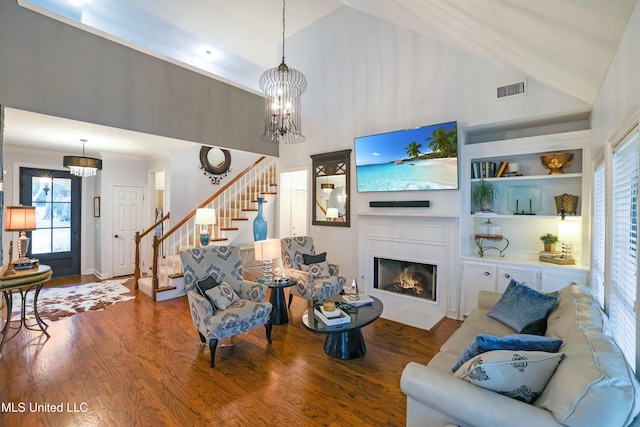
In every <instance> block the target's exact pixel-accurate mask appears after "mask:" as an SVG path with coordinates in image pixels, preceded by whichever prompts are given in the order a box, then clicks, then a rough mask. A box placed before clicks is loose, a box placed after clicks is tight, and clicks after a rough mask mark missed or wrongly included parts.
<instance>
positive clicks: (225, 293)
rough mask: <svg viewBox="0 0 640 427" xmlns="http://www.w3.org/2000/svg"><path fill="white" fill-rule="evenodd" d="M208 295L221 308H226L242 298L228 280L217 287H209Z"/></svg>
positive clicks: (215, 305) (216, 306)
mask: <svg viewBox="0 0 640 427" xmlns="http://www.w3.org/2000/svg"><path fill="white" fill-rule="evenodd" d="M207 296H208V297H209V299H210V300H211V302H212V303H213V305H214V307H215V308H218V309H220V310H226V309H227V308H228V307H229V306H230V305H231V304H233V303H234V302H236V301H238V300H240V297H239V296H238V294H236V291H234V290H233V288H232V287H231V286H230V285H229V284H227V282H222V283H220V284H219V285H218V286H216V287H215V288H212V289H209V290H208V291H207Z"/></svg>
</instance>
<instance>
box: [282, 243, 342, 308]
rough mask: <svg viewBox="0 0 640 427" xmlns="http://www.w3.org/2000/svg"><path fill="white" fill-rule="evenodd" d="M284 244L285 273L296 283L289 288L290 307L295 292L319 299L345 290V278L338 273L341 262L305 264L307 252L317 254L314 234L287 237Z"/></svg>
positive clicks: (313, 299)
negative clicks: (343, 288) (312, 235)
mask: <svg viewBox="0 0 640 427" xmlns="http://www.w3.org/2000/svg"><path fill="white" fill-rule="evenodd" d="M281 244H282V262H283V264H284V274H285V275H286V276H289V277H290V278H291V280H293V281H295V282H296V284H295V285H294V286H292V287H290V288H289V306H291V300H292V299H293V295H296V296H299V297H301V298H304V299H307V300H309V301H312V302H316V301H324V300H326V299H327V298H331V297H332V296H334V295H336V294H338V293H340V292H341V291H342V287H343V286H344V283H345V278H344V277H340V276H338V273H339V266H338V265H336V264H329V263H326V264H325V267H324V268H322V267H321V266H320V264H311V265H306V264H305V263H304V255H316V252H315V248H314V246H313V238H312V237H300V236H298V237H287V238H284V239H281ZM305 270H306V271H305Z"/></svg>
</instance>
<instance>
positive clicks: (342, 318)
mask: <svg viewBox="0 0 640 427" xmlns="http://www.w3.org/2000/svg"><path fill="white" fill-rule="evenodd" d="M334 311H337V312H338V313H339V315H338V316H335V317H331V318H328V317H326V316H325V315H324V314H322V310H320V307H314V309H313V315H314V316H315V317H316V318H317V319H318V320H320V321H321V322H322V323H324V324H325V325H327V326H334V325H341V324H343V323H349V322H351V316H349V315H348V314H347V313H345V312H344V311H342V310H340V309H339V308H336V309H335V310H334Z"/></svg>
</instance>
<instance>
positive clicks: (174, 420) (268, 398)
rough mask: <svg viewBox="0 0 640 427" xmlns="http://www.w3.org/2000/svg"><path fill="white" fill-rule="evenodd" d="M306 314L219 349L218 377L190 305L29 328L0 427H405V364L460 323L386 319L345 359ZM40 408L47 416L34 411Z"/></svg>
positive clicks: (15, 345)
mask: <svg viewBox="0 0 640 427" xmlns="http://www.w3.org/2000/svg"><path fill="white" fill-rule="evenodd" d="M90 281H93V277H91V276H83V277H82V278H79V277H76V278H74V279H72V280H68V279H65V280H63V281H52V282H51V283H50V284H51V285H55V284H60V282H62V283H74V282H75V283H79V282H85V283H86V282H90ZM127 284H128V285H129V287H130V289H133V281H132V280H130V281H128V282H127ZM306 308H307V305H306V302H305V301H303V300H301V299H300V298H294V302H293V304H292V306H291V310H290V317H291V320H290V323H289V324H288V325H279V326H278V325H274V326H273V332H272V338H273V344H272V345H268V344H267V340H266V338H265V333H264V328H257V329H255V330H253V331H251V332H249V333H248V334H247V335H246V337H245V339H244V340H243V341H241V342H239V343H237V344H236V345H234V346H230V347H225V348H220V347H218V351H217V353H216V367H215V368H214V369H211V368H209V350H208V348H207V347H205V348H201V347H200V345H199V343H200V340H199V338H198V333H197V331H196V329H195V327H194V325H193V323H192V321H191V317H190V315H189V309H188V305H187V298H186V297H182V298H178V299H174V300H170V301H164V302H159V303H154V302H153V301H152V300H151V298H149V297H148V296H147V295H145V294H143V293H142V292H137V293H136V298H135V299H134V300H131V301H125V302H120V303H117V304H115V305H112V306H109V307H108V308H107V309H106V310H104V311H97V312H85V313H80V314H77V315H75V316H72V317H69V318H65V319H62V320H59V321H56V322H48V323H49V329H48V331H49V333H50V334H51V338H50V339H48V340H47V339H46V336H44V334H41V333H37V332H31V331H27V330H24V329H23V330H22V331H21V332H20V333H19V334H18V335H17V336H16V337H15V338H14V339H13V340H11V341H9V342H8V343H7V344H6V345H5V348H4V349H3V351H2V357H1V358H0V378H1V382H2V386H1V387H0V405H1V406H0V425H2V426H25V425H39V426H125V425H126V426H177V425H180V426H210V425H215V426H291V427H293V426H402V425H404V424H405V411H406V398H405V396H404V394H403V393H402V391H401V390H400V375H401V373H402V370H403V369H404V366H405V365H406V364H407V363H408V362H410V361H417V362H420V363H426V362H428V361H429V359H430V358H431V357H432V356H433V355H434V354H435V353H436V352H437V351H438V348H439V347H440V346H441V345H442V343H444V341H446V339H447V338H448V337H449V336H450V335H451V333H452V332H453V331H454V330H455V329H456V328H457V327H458V326H459V324H460V322H457V321H454V320H450V319H447V320H444V321H443V322H442V323H441V324H440V325H438V326H437V327H436V328H434V330H433V331H431V332H427V331H424V330H421V329H416V328H413V327H409V326H405V325H402V324H399V323H395V322H392V321H389V320H386V319H378V320H377V321H375V322H374V323H373V324H371V325H369V326H367V327H365V328H364V329H363V334H364V336H365V340H366V344H367V354H366V355H365V356H364V357H363V358H360V359H356V360H349V361H342V360H337V359H334V358H331V357H329V356H327V355H326V354H325V353H324V352H323V344H324V338H325V336H323V335H317V334H314V333H312V332H310V331H308V330H306V329H305V328H304V326H303V325H302V321H301V317H302V313H303V311H304V310H305V309H306ZM45 320H46V319H45ZM12 405H13V409H14V411H15V412H12V411H11V409H12ZM36 405H48V407H45V408H44V409H45V410H44V411H39V412H32V411H33V410H37V409H38V408H36V407H35V406H36ZM57 405H61V406H57ZM59 408H61V409H62V412H53V411H52V409H59ZM40 409H42V408H40Z"/></svg>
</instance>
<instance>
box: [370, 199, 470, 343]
mask: <svg viewBox="0 0 640 427" xmlns="http://www.w3.org/2000/svg"><path fill="white" fill-rule="evenodd" d="M357 223H358V248H359V265H358V267H359V268H358V272H359V280H358V283H359V285H360V288H361V289H364V290H365V292H366V293H368V294H369V295H373V296H375V297H377V298H379V299H380V300H382V302H383V304H384V310H383V313H382V317H384V318H386V319H390V320H393V321H396V322H400V323H404V324H407V325H411V326H415V327H418V328H421V329H427V330H428V329H431V328H432V327H433V326H434V325H435V324H437V323H438V322H439V321H440V320H441V319H442V318H444V317H446V316H451V317H455V316H456V314H457V308H458V307H457V300H458V260H459V238H458V236H459V216H454V215H451V216H446V215H445V216H442V215H439V216H425V215H424V213H422V215H411V214H410V213H409V212H405V210H402V214H399V213H392V212H385V213H384V214H359V215H358V221H357ZM374 257H387V258H391V259H397V260H407V261H414V262H421V263H430V264H435V265H437V266H438V277H437V288H436V292H437V296H436V301H429V300H425V299H422V298H417V297H414V296H409V295H403V294H398V293H393V292H388V291H384V290H380V289H374V287H373V264H374V262H373V259H374Z"/></svg>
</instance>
